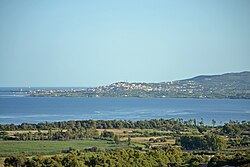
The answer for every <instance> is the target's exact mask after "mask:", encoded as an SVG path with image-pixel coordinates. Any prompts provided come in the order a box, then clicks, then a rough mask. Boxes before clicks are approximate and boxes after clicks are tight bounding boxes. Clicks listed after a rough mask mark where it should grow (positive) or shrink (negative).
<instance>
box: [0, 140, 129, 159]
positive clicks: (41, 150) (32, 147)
mask: <svg viewBox="0 0 250 167" xmlns="http://www.w3.org/2000/svg"><path fill="white" fill-rule="evenodd" d="M69 147H71V148H75V149H78V150H83V149H86V148H92V147H97V148H100V149H116V148H125V147H128V146H127V145H126V144H125V143H124V144H119V145H117V144H114V143H110V142H109V141H106V140H94V139H85V140H71V141H0V156H7V155H9V154H12V153H22V152H24V153H25V154H52V153H60V152H61V151H62V150H67V149H69Z"/></svg>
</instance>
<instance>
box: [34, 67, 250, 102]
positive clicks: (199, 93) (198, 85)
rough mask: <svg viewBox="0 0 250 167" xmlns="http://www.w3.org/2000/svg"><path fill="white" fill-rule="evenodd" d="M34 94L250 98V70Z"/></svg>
mask: <svg viewBox="0 0 250 167" xmlns="http://www.w3.org/2000/svg"><path fill="white" fill-rule="evenodd" d="M30 95H31V96H80V97H161V98H180V97H182V98H240V99H242V98H245V99H250V72H249V71H246V72H241V73H226V74H222V75H201V76H196V77H194V78H190V79H184V80H178V81H171V82H160V83H129V82H117V83H113V84H110V85H106V86H99V87H95V88H86V89H80V90H39V91H38V90H35V91H30Z"/></svg>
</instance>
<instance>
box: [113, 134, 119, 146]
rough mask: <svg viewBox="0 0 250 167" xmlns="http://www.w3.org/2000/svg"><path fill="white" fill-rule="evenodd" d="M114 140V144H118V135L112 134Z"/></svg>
mask: <svg viewBox="0 0 250 167" xmlns="http://www.w3.org/2000/svg"><path fill="white" fill-rule="evenodd" d="M114 141H115V143H116V144H119V143H120V137H119V136H118V135H115V136H114Z"/></svg>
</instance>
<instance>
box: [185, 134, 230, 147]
mask: <svg viewBox="0 0 250 167" xmlns="http://www.w3.org/2000/svg"><path fill="white" fill-rule="evenodd" d="M180 143H181V146H182V147H184V148H185V149H187V150H212V151H217V150H222V149H225V148H226V146H227V144H226V141H225V140H224V139H222V138H221V137H220V136H218V135H214V134H213V135H205V136H181V137H180Z"/></svg>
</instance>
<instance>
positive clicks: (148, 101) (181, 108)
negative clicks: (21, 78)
mask: <svg viewBox="0 0 250 167" xmlns="http://www.w3.org/2000/svg"><path fill="white" fill-rule="evenodd" d="M160 118H164V119H170V118H183V119H194V118H195V119H197V120H200V119H201V118H203V119H204V122H205V123H206V124H211V120H212V119H215V120H216V121H217V123H218V124H219V122H220V121H222V122H223V123H224V122H228V121H229V120H238V121H242V120H247V121H250V100H242V99H241V100H232V99H187V98H185V99H184V98H178V99H174V98H173V99H168V98H74V97H68V98H66V97H29V96H25V95H24V96H23V95H17V96H14V95H12V94H10V95H8V94H5V95H1V96H0V124H5V123H14V124H19V123H22V122H29V123H38V122H44V121H50V122H51V121H64V120H86V119H95V120H98V119H103V120H111V119H121V120H144V119H146V120H149V119H160Z"/></svg>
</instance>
